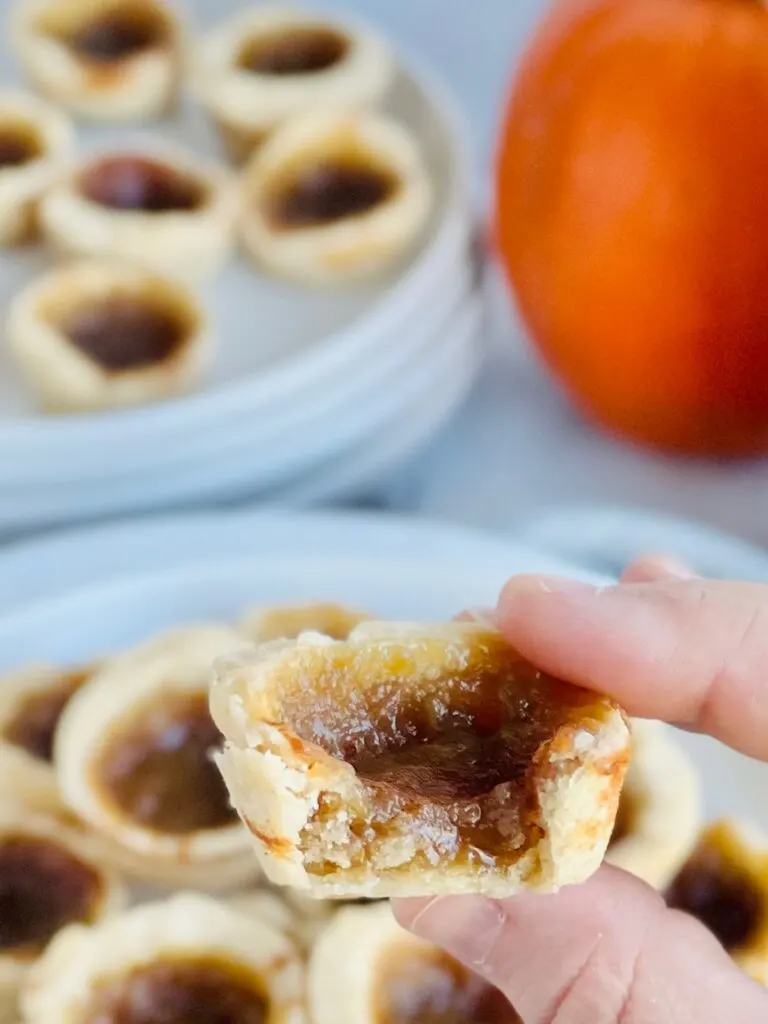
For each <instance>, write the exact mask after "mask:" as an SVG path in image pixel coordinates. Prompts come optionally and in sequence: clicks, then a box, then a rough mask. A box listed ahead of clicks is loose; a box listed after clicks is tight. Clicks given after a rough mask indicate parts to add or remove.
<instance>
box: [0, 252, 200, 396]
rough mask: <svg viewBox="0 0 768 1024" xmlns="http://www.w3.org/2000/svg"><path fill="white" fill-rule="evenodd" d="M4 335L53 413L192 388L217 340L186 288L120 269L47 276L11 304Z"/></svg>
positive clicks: (100, 266)
mask: <svg viewBox="0 0 768 1024" xmlns="http://www.w3.org/2000/svg"><path fill="white" fill-rule="evenodd" d="M7 335H8V341H9V345H10V348H11V353H12V355H13V356H14V358H15V360H16V362H17V364H18V366H19V368H20V370H21V371H22V373H23V374H24V376H25V378H26V380H27V383H28V384H29V386H30V388H31V389H32V390H33V391H34V392H35V393H36V394H37V395H38V397H39V400H40V403H41V405H42V406H43V408H44V409H46V410H48V411H50V412H64V413H74V412H87V411H93V410H100V409H108V408H116V407H125V406H131V405H139V404H142V403H145V402H153V401H158V400H160V399H163V398H168V397H171V396H174V395H178V394H181V393H183V392H185V391H188V390H190V389H191V388H192V387H193V386H194V385H195V384H196V383H197V382H198V380H199V379H200V377H201V376H202V374H203V372H204V371H205V369H206V367H207V365H208V362H209V360H210V355H211V347H212V338H211V335H210V332H209V329H208V323H207V319H206V316H205V313H204V312H203V310H202V308H201V307H200V306H199V304H198V303H197V301H196V299H195V298H194V297H193V295H192V293H191V292H190V291H189V290H188V289H187V288H185V287H184V286H183V285H181V284H180V283H177V282H174V281H171V280H170V279H167V278H164V277H161V276H159V275H158V274H155V273H153V272H151V271H145V270H142V269H141V268H137V267H134V266H129V265H128V264H123V263H113V262H96V261H83V262H76V263H72V264H68V265H66V266H64V267H60V268H57V269H54V270H52V271H49V272H48V273H47V274H45V275H44V276H43V277H42V278H40V279H38V280H37V281H34V282H33V283H32V284H31V285H29V286H27V288H26V289H25V290H24V291H22V292H21V293H20V294H19V295H18V296H17V297H16V299H15V300H14V301H13V302H12V304H11V308H10V310H9V313H8V323H7Z"/></svg>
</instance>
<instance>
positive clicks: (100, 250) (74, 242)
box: [40, 139, 238, 282]
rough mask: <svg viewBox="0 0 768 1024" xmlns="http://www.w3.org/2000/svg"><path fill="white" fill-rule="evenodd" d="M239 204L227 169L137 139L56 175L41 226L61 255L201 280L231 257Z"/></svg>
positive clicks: (42, 206) (42, 210)
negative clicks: (119, 262) (128, 264)
mask: <svg viewBox="0 0 768 1024" xmlns="http://www.w3.org/2000/svg"><path fill="white" fill-rule="evenodd" d="M237 206H238V197H237V188H236V185H235V183H234V181H233V180H232V178H231V177H230V175H229V173H228V172H227V171H226V170H224V169H223V168H220V167H218V166H217V165H215V164H208V163H206V162H205V160H202V159H201V158H200V157H199V156H198V155H196V154H192V153H189V152H187V151H186V150H182V149H180V148H176V147H161V146H160V145H157V144H155V143H151V144H150V143H149V142H148V141H143V140H141V139H139V140H138V141H137V142H136V144H135V145H134V146H130V145H126V146H124V147H122V148H121V149H120V150H115V151H112V152H109V153H106V152H105V153H101V154H100V155H96V156H92V157H87V158H86V159H84V160H82V161H81V162H80V163H79V164H77V165H76V166H75V167H73V168H70V169H69V170H68V172H67V173H66V174H63V175H61V176H60V178H59V179H58V180H57V182H56V183H55V184H54V185H53V186H52V187H51V188H50V189H49V191H48V192H47V193H46V195H45V196H44V198H43V200H42V202H41V204H40V221H41V225H42V228H43V230H44V232H45V234H46V235H47V237H48V239H49V240H50V241H51V242H52V243H53V245H54V246H55V247H56V249H58V250H59V251H60V252H61V253H63V254H65V255H70V256H72V255H75V256H85V257H95V258H99V259H107V258H110V259H124V260H128V261H130V262H134V263H136V264H138V265H139V266H144V267H146V268H148V269H149V270H154V271H156V272H157V273H160V274H167V275H169V276H172V277H178V278H182V279H184V280H187V281H191V282H199V281H201V280H203V279H205V278H208V277H211V276H213V275H215V274H216V273H218V271H219V270H220V269H221V268H222V266H223V264H224V262H225V261H226V259H227V258H228V257H229V255H230V252H231V250H232V246H233V243H234V231H235V223H234V222H235V218H236V213H237Z"/></svg>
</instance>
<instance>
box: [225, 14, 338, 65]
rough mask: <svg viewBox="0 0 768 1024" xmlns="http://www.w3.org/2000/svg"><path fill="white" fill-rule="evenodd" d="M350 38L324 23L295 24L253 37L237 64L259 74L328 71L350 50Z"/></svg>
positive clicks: (239, 55)
mask: <svg viewBox="0 0 768 1024" xmlns="http://www.w3.org/2000/svg"><path fill="white" fill-rule="evenodd" d="M349 45H350V43H349V39H348V38H347V36H345V35H343V34H342V33H341V32H336V31H334V30H333V29H331V28H322V27H316V28H315V27H311V26H307V27H306V28H302V27H298V26H297V27H292V28H289V29H283V30H280V31H276V32H270V33H266V34H264V35H260V36H258V37H257V38H255V39H250V40H248V42H246V44H245V45H244V46H243V47H242V49H241V50H240V53H239V54H238V56H237V62H236V65H237V67H238V68H241V69H242V70H243V71H251V72H253V73H254V74H260V75H306V74H313V73H317V72H318V71H327V70H328V68H332V67H333V66H334V65H335V64H338V63H340V62H341V61H342V60H343V59H344V58H345V57H346V55H347V53H348V52H349Z"/></svg>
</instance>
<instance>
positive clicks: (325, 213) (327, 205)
mask: <svg viewBox="0 0 768 1024" xmlns="http://www.w3.org/2000/svg"><path fill="white" fill-rule="evenodd" d="M399 185H400V182H399V179H398V177H397V175H395V174H393V173H392V172H391V171H389V170H388V169H387V168H384V167H380V166H375V165H374V164H373V163H366V162H364V161H362V160H357V161H354V160H342V159H339V160H334V159H333V158H332V157H330V158H328V159H325V160H319V161H317V162H314V163H311V164H308V165H307V166H305V167H303V168H301V169H300V170H299V171H298V173H295V174H294V175H293V176H292V178H291V177H289V179H288V181H285V180H283V181H281V183H280V187H279V189H278V190H276V192H275V194H274V196H273V199H272V203H271V209H270V216H271V219H272V221H273V223H274V224H275V225H276V226H277V227H279V228H282V229H287V230H296V229H299V228H310V227H322V226H323V225H326V224H331V223H333V222H334V221H337V220H342V219H343V218H346V217H358V216H361V215H362V214H364V213H368V212H369V211H370V210H372V209H374V208H375V207H376V206H379V205H381V204H382V203H385V202H387V201H388V200H390V199H391V198H392V197H393V196H394V194H395V192H396V191H397V189H398V188H399Z"/></svg>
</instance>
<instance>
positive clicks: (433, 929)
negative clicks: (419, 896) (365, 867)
mask: <svg viewBox="0 0 768 1024" xmlns="http://www.w3.org/2000/svg"><path fill="white" fill-rule="evenodd" d="M410 902H411V901H406V904H405V905H404V904H403V901H398V906H397V918H398V920H399V921H400V923H401V924H402V925H404V926H405V927H408V928H409V929H410V930H411V931H412V932H414V933H415V934H416V935H419V936H421V938H423V939H427V940H428V941H430V942H435V943H438V944H439V945H441V946H443V947H444V948H445V949H447V950H448V951H449V952H450V953H451V954H452V955H453V956H455V957H457V958H458V959H459V960H463V961H464V962H465V963H467V964H471V965H472V966H473V967H474V968H475V969H477V970H478V971H482V969H483V968H484V966H485V965H486V962H487V961H488V959H489V957H490V955H491V953H492V952H493V950H494V949H495V947H496V945H497V942H498V939H499V935H500V934H501V932H502V931H503V929H504V926H505V924H506V921H507V915H506V911H505V910H504V907H503V906H502V904H501V903H498V902H496V901H494V900H490V899H487V898H486V897H484V896H441V897H436V898H434V899H431V900H416V901H413V902H415V903H416V904H418V905H417V906H415V907H411V906H408V903H410Z"/></svg>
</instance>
